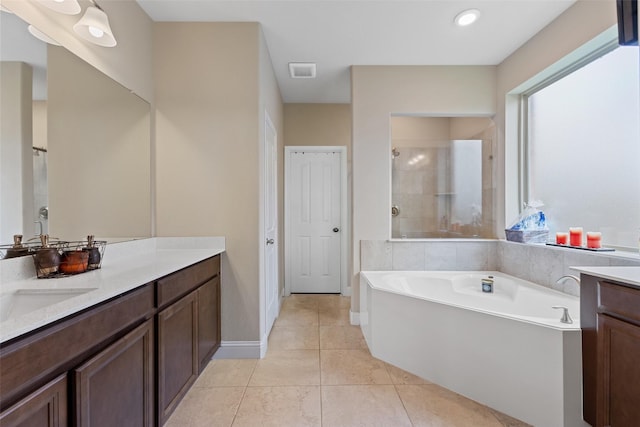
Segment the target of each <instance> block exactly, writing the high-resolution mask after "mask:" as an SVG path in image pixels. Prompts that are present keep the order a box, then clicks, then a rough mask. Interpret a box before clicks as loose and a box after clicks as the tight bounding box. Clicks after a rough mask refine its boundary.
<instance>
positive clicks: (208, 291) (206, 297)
mask: <svg viewBox="0 0 640 427" xmlns="http://www.w3.org/2000/svg"><path fill="white" fill-rule="evenodd" d="M219 306H220V275H218V276H216V277H214V278H213V279H211V280H208V281H207V282H206V283H205V284H204V285H202V286H201V287H200V288H199V289H198V364H199V372H202V370H203V369H204V368H205V366H207V363H209V360H211V357H212V356H213V354H214V353H215V352H216V351H217V350H218V348H219V347H220V310H219V309H218V307H219Z"/></svg>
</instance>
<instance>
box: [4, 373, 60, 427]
mask: <svg viewBox="0 0 640 427" xmlns="http://www.w3.org/2000/svg"><path fill="white" fill-rule="evenodd" d="M67 388H68V387H67V375H66V374H63V375H60V376H59V377H58V378H56V379H54V380H52V381H50V382H48V383H47V384H45V385H43V386H42V387H40V388H38V389H37V390H36V391H34V392H33V393H31V394H30V395H29V396H27V397H25V398H24V399H22V400H20V401H19V402H18V403H16V404H15V405H13V406H12V407H11V408H9V409H7V410H6V411H3V412H2V414H0V425H1V426H16V427H37V426H42V427H63V426H66V425H67V424H68V416H67V405H68V399H67V395H68V392H67Z"/></svg>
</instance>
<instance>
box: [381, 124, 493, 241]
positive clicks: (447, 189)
mask: <svg viewBox="0 0 640 427" xmlns="http://www.w3.org/2000/svg"><path fill="white" fill-rule="evenodd" d="M494 140H495V126H494V124H493V121H492V120H491V119H490V118H488V117H416V116H401V115H393V116H392V117H391V147H390V154H391V207H390V211H389V214H390V215H391V238H394V239H423V238H493V237H494V235H493V234H494V233H493V230H494V210H495V208H494V193H495V188H494V179H493V175H494V172H493V163H494V162H493V149H494Z"/></svg>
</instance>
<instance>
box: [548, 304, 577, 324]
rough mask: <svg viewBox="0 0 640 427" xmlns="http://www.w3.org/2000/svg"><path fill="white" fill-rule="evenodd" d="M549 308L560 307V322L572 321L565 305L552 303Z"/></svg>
mask: <svg viewBox="0 0 640 427" xmlns="http://www.w3.org/2000/svg"><path fill="white" fill-rule="evenodd" d="M551 308H561V309H562V310H564V311H563V312H562V318H561V319H560V322H562V323H573V319H572V318H571V316H569V309H568V308H567V307H563V306H561V305H554V306H553V307H551Z"/></svg>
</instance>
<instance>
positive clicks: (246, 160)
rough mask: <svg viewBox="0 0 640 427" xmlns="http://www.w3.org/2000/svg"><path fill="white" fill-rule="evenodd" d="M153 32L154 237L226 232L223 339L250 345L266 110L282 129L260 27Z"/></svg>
mask: <svg viewBox="0 0 640 427" xmlns="http://www.w3.org/2000/svg"><path fill="white" fill-rule="evenodd" d="M154 33H155V34H154V46H155V49H154V70H155V73H154V80H155V91H156V107H157V109H156V156H157V162H156V167H157V170H156V175H157V179H156V191H157V201H156V213H157V233H158V235H159V236H208V235H214V236H216V235H221V236H226V252H225V254H224V256H223V257H222V339H223V341H257V340H259V339H260V338H261V336H260V319H259V314H260V307H259V275H260V272H259V251H260V248H259V246H258V245H259V244H260V243H261V242H262V239H261V238H260V236H259V221H260V218H259V213H260V206H259V195H260V185H259V184H260V177H259V170H260V163H259V161H260V155H259V151H260V146H261V143H262V140H261V136H262V135H263V120H262V118H263V114H264V113H263V111H264V110H265V109H266V110H268V114H269V116H270V117H271V119H272V121H273V122H274V125H275V126H276V128H277V129H276V130H277V132H278V135H279V139H280V135H282V128H281V123H282V113H281V111H280V109H281V106H280V105H281V104H280V101H279V97H278V96H277V95H276V94H275V87H276V86H275V81H274V80H273V76H272V71H269V70H268V67H269V66H270V64H269V61H268V59H267V56H266V52H265V50H264V45H263V44H262V41H261V32H260V26H259V24H257V23H157V24H156V25H155V32H154ZM260 82H262V83H263V84H262V85H260Z"/></svg>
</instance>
